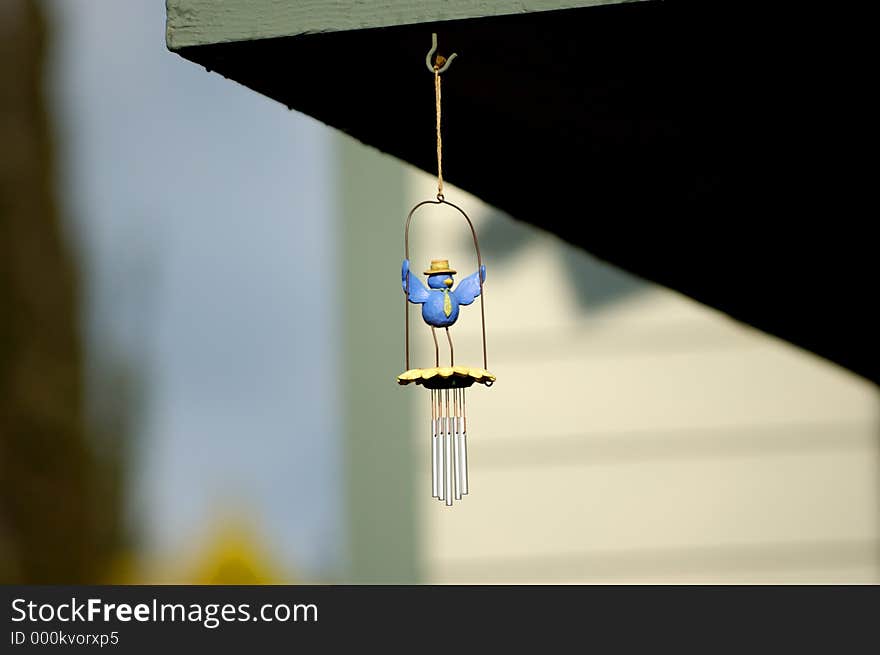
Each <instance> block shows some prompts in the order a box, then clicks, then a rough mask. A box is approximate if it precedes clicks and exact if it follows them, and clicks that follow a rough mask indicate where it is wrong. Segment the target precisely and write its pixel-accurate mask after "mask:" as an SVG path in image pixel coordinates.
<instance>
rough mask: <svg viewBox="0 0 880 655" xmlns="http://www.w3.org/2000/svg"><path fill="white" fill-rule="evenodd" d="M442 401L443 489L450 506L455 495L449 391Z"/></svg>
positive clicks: (445, 392) (445, 393)
mask: <svg viewBox="0 0 880 655" xmlns="http://www.w3.org/2000/svg"><path fill="white" fill-rule="evenodd" d="M444 396H445V398H444V401H445V403H446V408H445V409H446V425H445V429H444V446H445V447H444V453H443V471H444V473H445V475H444V476H443V477H444V483H443V484H444V488H445V490H446V505H447V506H451V505H452V498H453V495H454V493H455V491H454V487H453V482H452V473H453V470H454V461H453V459H452V420H451V419H450V416H449V390H448V389H447V390H446V391H444Z"/></svg>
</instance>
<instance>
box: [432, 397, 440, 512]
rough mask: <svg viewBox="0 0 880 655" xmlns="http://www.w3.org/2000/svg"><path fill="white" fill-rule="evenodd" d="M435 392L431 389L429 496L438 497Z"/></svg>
mask: <svg viewBox="0 0 880 655" xmlns="http://www.w3.org/2000/svg"><path fill="white" fill-rule="evenodd" d="M438 478H439V476H438V475H437V392H436V391H435V390H433V389H432V390H431V496H432V497H434V498H439V497H440V493H439V491H438V490H437V487H438V485H437V481H438Z"/></svg>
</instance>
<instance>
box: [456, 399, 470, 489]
mask: <svg viewBox="0 0 880 655" xmlns="http://www.w3.org/2000/svg"><path fill="white" fill-rule="evenodd" d="M459 421H460V425H461V432H460V434H459V437H460V440H459V447H458V450H459V458H460V460H461V473H460V474H459V480H460V482H461V495H462V496H464V495H465V494H467V492H468V466H467V405H466V401H465V389H462V390H461V418H460V419H459Z"/></svg>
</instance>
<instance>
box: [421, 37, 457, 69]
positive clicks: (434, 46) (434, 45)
mask: <svg viewBox="0 0 880 655" xmlns="http://www.w3.org/2000/svg"><path fill="white" fill-rule="evenodd" d="M435 52H437V33H436V32H432V33H431V49H430V50H428V54H427V55H426V56H425V66H427V67H428V72H430V73H433V72H434V65H433V64H432V63H431V56H432V55H433V54H434V53H435ZM456 57H458V54H457V53H455V52H453V53H452V54H451V55H449V57H447V58H446V63H444V64H443V67H442V68H438V69H437V72H438V73H445V72H446V69H447V68H449V64H451V63H452V60H453V59H455V58H456Z"/></svg>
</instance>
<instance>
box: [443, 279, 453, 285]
mask: <svg viewBox="0 0 880 655" xmlns="http://www.w3.org/2000/svg"><path fill="white" fill-rule="evenodd" d="M443 284H445V285H446V286H447V287H451V286H452V278H451V277H448V278H446V279H445V280H443Z"/></svg>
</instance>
